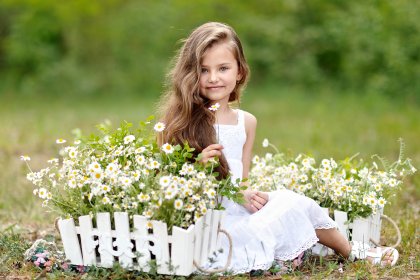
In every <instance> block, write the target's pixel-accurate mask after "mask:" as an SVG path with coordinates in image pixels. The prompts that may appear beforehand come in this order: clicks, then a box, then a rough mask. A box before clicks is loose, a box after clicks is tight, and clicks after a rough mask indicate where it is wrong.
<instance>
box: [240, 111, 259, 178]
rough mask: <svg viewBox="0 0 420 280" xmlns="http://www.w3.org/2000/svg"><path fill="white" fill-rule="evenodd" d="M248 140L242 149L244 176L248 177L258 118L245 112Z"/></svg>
mask: <svg viewBox="0 0 420 280" xmlns="http://www.w3.org/2000/svg"><path fill="white" fill-rule="evenodd" d="M244 117H245V132H246V141H245V144H244V147H243V150H242V165H243V171H242V178H248V174H249V169H250V167H251V158H252V147H253V146H254V140H255V131H256V130H257V119H256V118H255V117H254V116H253V115H252V114H250V113H248V112H244Z"/></svg>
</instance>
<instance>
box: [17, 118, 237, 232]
mask: <svg viewBox="0 0 420 280" xmlns="http://www.w3.org/2000/svg"><path fill="white" fill-rule="evenodd" d="M164 127H165V126H164V124H162V123H157V124H156V125H155V127H154V128H155V131H157V132H161V131H162V130H163V129H164ZM154 139H155V137H154V135H152V137H151V138H147V137H144V135H142V134H141V133H140V135H137V136H136V135H134V134H130V131H128V128H127V127H122V128H120V129H118V130H117V131H116V132H115V133H111V132H109V131H108V132H107V133H106V134H105V135H103V136H102V137H101V138H99V139H98V138H94V139H93V140H88V141H84V142H82V143H79V144H78V145H73V146H66V147H64V148H63V149H62V150H61V152H60V154H61V156H62V157H61V159H60V160H59V159H51V160H49V161H48V163H49V166H48V167H46V168H44V169H42V170H40V171H38V172H30V173H28V174H27V179H28V180H29V181H31V182H32V183H33V184H34V185H35V186H36V187H37V188H35V190H34V194H35V195H37V196H39V197H40V198H41V199H43V206H47V207H50V208H52V209H53V210H57V209H58V210H59V212H60V213H61V214H63V213H64V214H67V215H68V216H72V217H77V216H80V215H85V214H89V213H90V214H92V213H97V212H105V211H111V212H112V211H127V212H129V213H130V214H141V215H144V216H146V217H147V218H150V219H157V220H163V221H165V222H167V224H168V226H169V227H171V226H172V225H177V226H181V227H184V228H187V227H188V226H189V225H191V224H193V223H194V222H195V221H196V220H197V219H198V218H200V217H201V216H203V215H204V214H205V213H206V212H207V210H208V209H213V208H215V207H216V206H217V202H216V197H217V194H216V190H217V189H218V187H219V185H220V184H221V183H223V184H229V182H230V181H229V180H224V181H223V182H222V181H219V180H217V179H216V177H215V176H214V175H213V173H212V171H209V170H208V169H206V168H205V167H204V166H202V165H201V164H198V163H192V162H190V160H189V157H188V155H190V158H191V156H192V154H191V152H192V149H190V148H189V147H188V146H185V147H181V146H172V145H170V144H168V143H166V144H164V145H163V146H162V147H160V148H159V147H158V146H157V144H156V142H155V140H154ZM64 141H65V140H63V139H61V141H60V144H62V143H65V142H64ZM22 160H25V161H28V157H27V156H25V157H22ZM149 224H151V223H149Z"/></svg>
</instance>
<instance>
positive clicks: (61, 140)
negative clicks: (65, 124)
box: [55, 138, 67, 144]
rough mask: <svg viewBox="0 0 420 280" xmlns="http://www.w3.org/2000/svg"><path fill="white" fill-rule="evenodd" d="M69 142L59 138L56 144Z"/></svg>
mask: <svg viewBox="0 0 420 280" xmlns="http://www.w3.org/2000/svg"><path fill="white" fill-rule="evenodd" d="M66 142H67V141H66V140H64V139H63V138H58V139H57V140H55V143H57V144H64V143H66Z"/></svg>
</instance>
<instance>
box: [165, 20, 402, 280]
mask: <svg viewBox="0 0 420 280" xmlns="http://www.w3.org/2000/svg"><path fill="white" fill-rule="evenodd" d="M168 78H169V85H170V88H169V90H168V92H167V93H166V94H165V95H164V96H163V97H162V100H161V103H162V106H161V115H162V116H161V119H162V120H163V122H164V123H165V124H166V129H165V133H164V134H163V139H160V141H161V142H162V143H166V142H168V143H173V144H183V143H185V141H186V142H188V143H189V145H190V146H192V147H194V148H195V151H196V152H197V155H198V154H199V153H200V154H201V160H200V161H201V162H203V163H206V162H207V161H209V160H211V159H212V158H215V157H217V158H219V160H220V163H221V164H220V167H219V170H218V171H219V173H220V174H221V176H222V177H226V176H228V175H229V173H231V175H232V177H233V179H234V180H236V178H246V177H248V173H249V169H250V164H251V151H252V146H253V142H254V137H255V131H256V126H257V120H256V118H255V117H254V116H253V115H251V114H250V113H248V112H245V111H242V110H239V109H237V110H235V109H232V108H231V107H230V106H229V104H230V103H231V102H235V101H236V102H238V101H239V98H240V94H241V90H242V89H243V87H244V86H245V85H246V83H247V81H248V78H249V68H248V65H247V62H246V60H245V56H244V53H243V50H242V44H241V42H240V40H239V38H238V36H237V35H236V33H235V31H234V30H233V29H232V28H231V27H230V26H228V25H225V24H222V23H215V22H210V23H206V24H203V25H201V26H199V27H198V28H197V29H195V30H194V31H193V32H192V33H191V34H190V36H189V37H188V38H187V39H186V40H185V41H184V44H183V46H182V47H181V49H180V51H179V54H178V55H177V57H176V60H175V65H174V67H173V69H172V71H171V72H170V73H169V76H168ZM217 104H218V105H219V106H220V107H218V105H217ZM212 105H213V107H211V106H212ZM209 108H211V109H217V110H216V111H214V110H210V109H209ZM216 120H217V122H216ZM243 194H244V198H245V203H244V204H243V205H238V204H236V203H234V202H232V201H229V200H227V199H226V198H225V199H224V201H223V205H224V207H225V208H226V215H225V218H224V220H223V228H224V229H225V230H227V231H228V232H229V234H230V235H231V237H232V240H233V242H232V243H233V255H232V259H231V264H230V267H229V270H230V271H231V272H233V273H234V274H236V273H244V272H249V271H251V270H256V269H263V270H265V269H268V268H270V267H271V265H272V264H273V261H277V262H278V263H284V262H285V261H289V260H294V259H296V258H298V259H300V258H301V257H302V255H303V253H304V252H305V251H306V250H308V249H309V248H311V247H312V246H313V245H314V244H315V243H317V242H320V243H322V244H324V245H326V246H328V247H330V248H332V249H334V250H335V251H336V252H337V253H338V254H340V255H341V256H343V257H344V258H348V259H350V260H354V259H356V258H358V259H360V258H368V259H369V260H370V261H371V262H374V263H381V264H383V265H386V264H392V265H393V264H395V262H396V261H397V258H398V252H397V251H396V250H394V249H390V248H382V247H379V248H377V249H375V250H366V249H367V248H361V246H353V247H352V245H351V244H349V242H348V241H347V240H346V239H345V237H344V236H342V235H341V234H340V233H339V231H338V230H337V229H336V224H335V222H334V221H333V220H332V219H331V218H330V217H328V216H327V215H326V214H325V213H324V211H322V210H321V208H320V207H319V206H318V205H317V204H316V203H315V202H314V201H313V200H311V199H309V198H307V197H305V196H302V195H299V194H296V193H294V192H292V191H289V190H281V191H277V192H273V193H264V192H260V191H252V190H246V191H244V192H243ZM222 244H224V246H225V247H224V248H225V249H224V252H223V253H222V254H220V255H219V256H218V258H217V260H216V262H212V263H209V264H208V266H207V267H208V268H217V267H222V266H223V265H224V263H225V262H226V258H227V251H228V249H227V248H228V245H227V242H226V240H224V241H223V242H222ZM356 247H358V248H356ZM367 255H369V256H367ZM295 263H297V262H296V261H295Z"/></svg>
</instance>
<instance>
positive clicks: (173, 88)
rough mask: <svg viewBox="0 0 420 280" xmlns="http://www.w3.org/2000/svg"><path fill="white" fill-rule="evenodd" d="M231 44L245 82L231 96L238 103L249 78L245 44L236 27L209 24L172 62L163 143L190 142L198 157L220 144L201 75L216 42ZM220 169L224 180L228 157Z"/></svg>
mask: <svg viewBox="0 0 420 280" xmlns="http://www.w3.org/2000/svg"><path fill="white" fill-rule="evenodd" d="M220 42H223V43H225V42H226V43H228V44H229V45H230V47H231V49H232V52H233V54H234V56H235V58H236V60H237V62H238V71H239V73H240V74H241V79H240V80H239V81H238V82H237V85H236V87H235V89H234V90H233V91H232V93H231V94H230V97H229V102H235V101H236V102H238V103H239V100H240V96H241V90H242V89H243V88H244V87H245V85H246V83H247V81H248V78H249V74H250V73H249V67H248V64H247V62H246V60H245V56H244V52H243V49H242V44H241V41H240V40H239V38H238V36H237V34H236V32H235V31H234V30H233V28H232V27H230V26H228V25H226V24H223V23H218V22H208V23H205V24H203V25H201V26H199V27H198V28H196V29H195V30H193V32H192V33H191V34H190V35H189V36H188V38H187V39H185V40H183V45H182V47H181V48H180V50H179V51H178V53H177V55H176V56H175V58H174V60H173V62H172V68H171V70H170V71H169V73H168V75H167V83H166V88H167V90H166V92H165V93H164V94H163V95H162V97H161V100H160V103H159V108H158V113H159V115H160V120H161V121H163V122H164V123H165V124H166V129H165V131H164V133H163V136H162V138H161V139H159V141H161V142H162V143H171V144H181V145H183V144H184V143H185V142H187V143H188V144H189V145H190V147H193V148H195V154H196V155H198V154H199V153H201V152H202V150H203V149H204V148H206V147H207V146H209V145H210V144H214V143H216V142H217V140H216V131H215V129H214V126H213V125H214V123H215V115H214V113H213V112H211V111H210V110H209V109H208V107H209V106H210V100H209V99H207V98H205V97H204V96H202V95H201V94H200V87H199V81H200V74H201V63H202V58H203V55H204V54H205V52H206V50H207V49H209V48H210V47H211V46H213V45H214V44H216V43H220ZM219 161H220V165H219V167H218V169H217V171H218V172H219V176H220V177H221V178H226V177H227V175H228V174H229V167H228V164H227V161H226V159H225V157H224V156H222V157H221V158H220V159H219Z"/></svg>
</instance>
